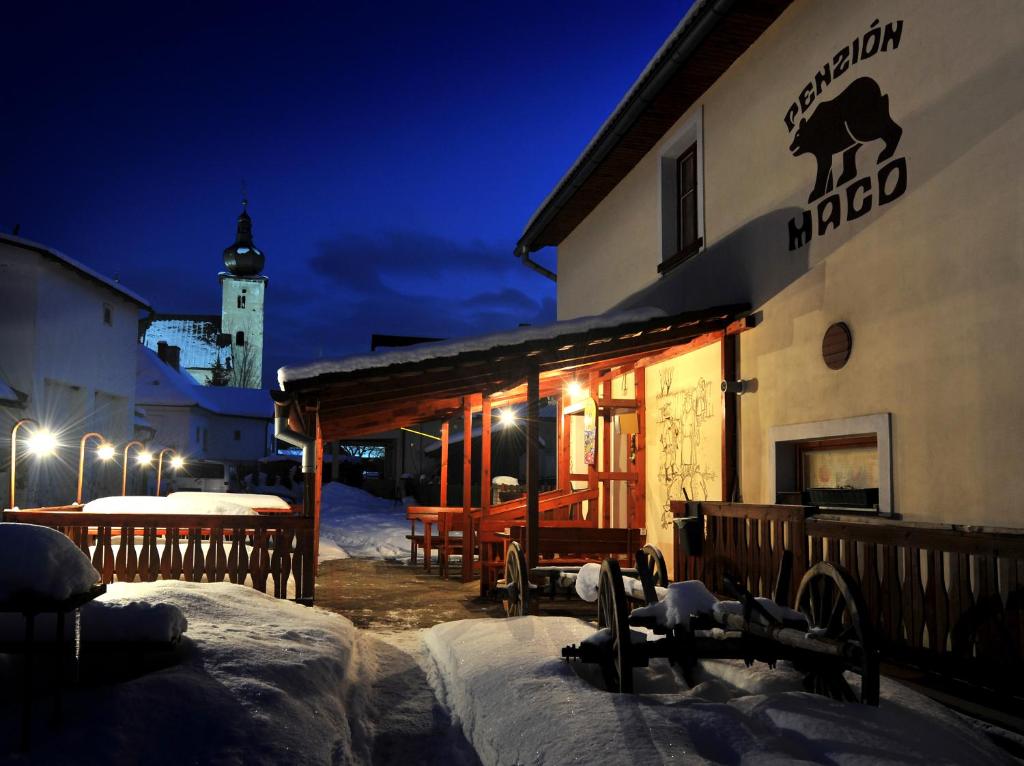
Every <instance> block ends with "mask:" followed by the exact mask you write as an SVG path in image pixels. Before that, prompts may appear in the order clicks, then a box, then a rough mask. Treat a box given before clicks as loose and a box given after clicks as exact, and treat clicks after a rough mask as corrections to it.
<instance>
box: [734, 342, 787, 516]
mask: <svg viewBox="0 0 1024 766" xmlns="http://www.w3.org/2000/svg"><path fill="white" fill-rule="evenodd" d="M722 380H736V336H735V335H726V336H725V337H724V338H722ZM737 399H739V396H737V395H736V394H722V403H723V405H724V406H723V407H722V414H723V417H722V501H723V502H726V503H735V502H737V498H738V497H739V495H740V487H739V474H738V472H737V465H736V464H737V454H736V441H737V438H736V437H737V418H736V410H737V404H738V403H737ZM770 502H772V503H774V502H775V498H774V497H773V498H771V500H770Z"/></svg>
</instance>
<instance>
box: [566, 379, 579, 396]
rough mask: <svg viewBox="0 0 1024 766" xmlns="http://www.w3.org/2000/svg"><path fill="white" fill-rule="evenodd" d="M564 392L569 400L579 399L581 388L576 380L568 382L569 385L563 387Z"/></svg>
mask: <svg viewBox="0 0 1024 766" xmlns="http://www.w3.org/2000/svg"><path fill="white" fill-rule="evenodd" d="M565 390H566V393H568V394H569V398H570V399H579V398H580V396H581V395H582V394H583V386H581V385H580V384H579V381H576V380H571V381H569V385H567V386H566V387H565Z"/></svg>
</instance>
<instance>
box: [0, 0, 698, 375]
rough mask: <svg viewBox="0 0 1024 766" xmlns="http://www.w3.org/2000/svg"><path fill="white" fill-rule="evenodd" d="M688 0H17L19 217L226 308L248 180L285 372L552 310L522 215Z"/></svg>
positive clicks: (0, 49)
mask: <svg viewBox="0 0 1024 766" xmlns="http://www.w3.org/2000/svg"><path fill="white" fill-rule="evenodd" d="M689 4H690V0H645V1H644V2H632V3H621V2H620V3H613V2H607V1H599V0H571V1H570V0H565V1H564V2H561V1H559V0H547V1H546V2H533V1H531V2H513V3H508V2H506V3H497V2H468V1H467V2H431V3H426V2H404V3H398V2H384V1H382V2H373V3H370V2H365V3H342V2H335V3H328V2H287V3H285V2H276V3H272V2H247V3H230V2H212V1H207V2H161V3H155V2H154V3H150V2H131V3H128V2H123V3H114V2H69V3H51V2H33V3H18V4H11V5H9V6H7V7H5V10H4V24H3V26H4V30H5V32H4V44H3V46H0V115H2V118H0V180H2V183H0V229H2V230H3V231H6V232H10V231H11V229H12V227H13V226H14V225H15V224H20V227H21V231H20V233H21V236H24V237H26V238H28V239H33V240H36V241H39V242H42V243H45V244H48V245H51V246H53V247H56V248H58V249H60V250H62V251H64V252H66V253H67V254H68V255H70V256H72V257H74V258H77V259H78V260H80V261H83V262H85V263H86V264H88V265H90V266H92V267H93V268H95V269H98V270H99V271H101V272H103V273H106V274H108V275H110V276H114V275H118V276H119V278H120V279H121V281H122V282H123V283H124V284H126V285H127V286H129V287H131V288H132V289H134V290H136V291H137V292H139V293H141V294H142V295H144V296H146V297H147V298H148V299H149V300H150V301H151V302H152V303H153V305H154V307H155V308H156V310H157V311H160V312H191V313H219V310H220V303H219V286H218V283H217V273H218V271H220V270H222V269H223V264H222V261H221V251H222V250H223V249H224V248H225V247H226V246H228V245H229V244H231V242H232V241H233V239H234V227H235V218H236V217H237V215H238V212H239V210H240V204H239V199H240V186H241V180H242V179H245V181H246V183H247V186H248V194H249V200H250V205H249V210H250V214H251V215H252V217H253V224H254V234H255V241H256V244H257V245H258V246H259V247H260V248H261V249H262V250H263V251H264V252H265V253H266V254H267V265H266V269H265V273H266V274H267V275H268V276H269V277H270V285H269V288H268V296H267V323H268V327H267V341H266V352H265V367H266V368H267V371H268V373H269V374H268V378H272V377H273V371H274V370H276V368H277V367H278V366H279V365H281V364H285V363H290V362H298V361H304V360H308V359H311V358H316V357H319V356H336V355H344V354H348V353H358V352H363V351H366V350H368V349H369V343H370V334H371V333H373V332H380V333H394V334H409V335H435V336H443V337H455V336H460V335H467V334H473V333H478V332H488V331H493V330H501V329H508V328H513V327H515V326H516V325H517V324H519V323H521V322H530V323H537V322H543V321H550V320H552V319H553V318H554V285H553V283H552V282H550V281H548V280H546V279H544V278H543V277H541V276H540V275H537V274H536V273H534V272H532V271H529V270H527V269H525V268H523V267H522V266H521V265H520V264H519V263H518V261H516V260H515V258H514V257H513V255H512V250H513V247H514V245H515V243H516V240H517V239H518V237H519V235H520V233H521V232H522V229H523V227H524V225H525V224H526V221H527V220H528V219H529V217H530V215H531V214H532V213H533V211H534V210H535V209H536V207H537V206H538V205H539V204H540V202H541V201H542V200H543V199H544V197H545V196H546V195H547V194H548V192H549V191H550V190H551V189H552V188H553V186H554V185H555V184H556V183H557V181H558V180H559V179H560V178H561V176H562V175H563V174H564V172H565V171H566V170H567V169H568V167H569V166H570V164H571V163H572V162H573V161H574V160H575V158H576V157H577V155H578V154H579V152H580V150H581V149H582V148H583V147H584V146H585V145H586V143H587V142H588V141H589V140H590V138H591V136H592V135H593V133H594V132H595V131H596V130H597V128H598V127H599V126H600V124H601V123H602V122H603V121H604V119H605V118H606V117H607V116H608V114H609V113H610V112H611V110H612V109H613V108H614V107H615V105H616V104H617V103H618V101H619V99H620V98H621V97H622V95H623V94H624V93H625V91H626V90H627V89H628V87H629V86H630V84H631V83H632V82H633V80H634V79H635V77H636V76H637V74H639V72H640V71H641V70H642V69H643V67H644V66H645V64H646V63H647V61H648V60H649V59H650V57H651V56H652V55H653V53H654V52H655V51H656V50H657V49H658V47H659V46H660V45H661V43H662V42H663V41H664V39H665V38H666V37H667V36H668V34H669V33H670V32H671V30H672V29H673V28H674V26H675V25H676V23H678V21H679V19H680V18H682V16H683V14H684V13H685V11H686V9H687V8H688V6H689ZM540 260H542V261H544V262H546V263H547V264H548V265H550V266H551V267H552V268H553V267H554V263H553V258H552V256H551V254H550V253H547V254H541V256H540Z"/></svg>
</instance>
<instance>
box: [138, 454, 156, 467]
mask: <svg viewBox="0 0 1024 766" xmlns="http://www.w3.org/2000/svg"><path fill="white" fill-rule="evenodd" d="M135 459H136V460H137V461H138V463H139V465H149V464H150V463H151V462H153V453H152V452H140V453H139V456H138V457H137V458H135Z"/></svg>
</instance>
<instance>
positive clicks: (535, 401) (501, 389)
mask: <svg viewBox="0 0 1024 766" xmlns="http://www.w3.org/2000/svg"><path fill="white" fill-rule="evenodd" d="M748 309H749V307H748V306H745V305H733V306H721V307H716V308H711V309H706V310H702V311H696V312H687V313H684V314H678V315H673V316H657V317H653V318H645V319H641V320H635V319H634V320H632V321H624V322H621V323H615V322H614V320H612V321H610V322H609V323H608V324H607V326H600V323H598V324H599V326H597V327H588V328H587V329H583V330H580V329H579V324H578V323H572V322H568V323H554V324H553V325H550V326H549V327H546V328H526V329H525V330H524V331H523V332H522V333H520V334H518V335H517V333H509V334H505V335H503V336H496V337H497V338H498V339H499V340H498V342H497V343H496V344H495V345H488V344H486V343H483V344H476V345H477V347H476V348H473V347H472V344H468V346H469V348H470V349H471V350H467V344H465V343H464V342H446V343H439V344H434V345H432V346H430V347H421V348H422V349H423V351H422V352H421V353H418V354H416V355H414V356H418V357H419V358H413V359H410V358H409V354H408V352H407V351H399V352H390V353H385V354H380V355H379V357H377V358H364V360H363V363H362V364H359V365H354V366H353V367H354V368H352V369H344V368H345V365H343V364H342V365H339V367H340V368H342V369H339V370H332V369H330V365H323V366H317V367H315V368H314V370H315V372H313V373H303V371H302V368H299V369H298V370H296V371H294V372H292V371H289V370H287V369H286V370H285V377H284V379H283V381H282V390H281V391H277V392H274V398H275V400H276V401H277V402H278V404H279V405H283V406H287V407H288V408H289V409H288V413H289V424H290V427H291V428H292V429H294V430H296V431H299V432H300V433H305V434H307V435H308V436H310V437H311V438H315V439H316V444H317V461H316V473H315V474H310V475H307V477H306V481H307V491H306V504H307V509H306V512H307V514H309V515H312V516H313V517H314V518H315V519H316V520H317V523H316V526H317V527H318V526H319V511H320V508H319V505H320V485H321V472H322V460H321V457H322V451H323V444H324V442H325V441H328V442H329V441H334V440H338V439H342V438H352V437H357V436H365V435H368V434H374V433H380V432H383V431H388V430H392V429H396V428H401V427H408V426H412V425H415V424H417V423H422V422H426V421H436V420H441V421H442V428H441V439H442V445H441V453H442V457H441V463H442V472H441V505H442V506H450V507H455V508H459V507H461V508H462V509H463V510H465V511H467V512H468V511H469V510H470V506H471V491H472V471H473V466H472V450H471V449H468V448H467V449H464V450H463V466H462V476H463V481H462V498H461V499H460V502H455V503H452V502H451V500H452V499H451V498H449V497H448V465H447V463H448V460H447V457H448V421H449V420H450V419H452V418H453V417H455V416H456V415H457V414H458V413H460V412H461V414H462V418H463V423H464V432H465V434H466V435H467V446H468V435H470V434H472V418H473V416H474V414H476V413H480V414H481V415H482V461H481V462H482V464H481V466H480V476H481V480H480V484H481V493H480V494H481V497H480V501H481V508H480V511H481V513H482V514H483V515H484V516H485V517H486V515H487V512H488V508H489V505H490V496H489V492H488V491H486V490H487V488H489V486H490V481H491V476H490V458H491V416H490V415H491V411H492V410H493V409H495V408H498V407H504V406H508V405H511V404H522V403H525V405H526V412H525V430H526V444H527V450H526V498H525V499H526V508H525V518H526V527H527V534H526V555H527V560H528V562H530V563H531V566H532V565H534V564H535V563H536V561H537V549H538V547H537V545H538V533H539V519H540V505H541V497H540V491H539V478H540V477H539V448H538V445H539V441H540V440H539V438H538V437H539V433H538V422H539V413H540V406H541V401H542V399H546V398H548V397H557V402H558V413H557V422H558V434H559V436H558V441H559V445H558V456H559V459H558V484H559V486H560V487H566V486H568V485H569V482H570V481H584V480H585V481H587V483H588V487H589V488H591V489H593V490H594V494H593V496H594V497H595V498H596V497H597V496H598V495H599V494H601V493H598V492H597V491H596V490H597V488H598V486H599V485H602V484H603V485H604V487H605V490H606V491H605V492H604V493H603V497H604V498H605V501H604V508H599V511H598V512H599V514H603V515H604V517H605V518H607V516H608V508H607V505H608V501H607V498H608V497H609V493H608V491H607V490H608V488H609V486H610V485H611V483H612V482H616V481H624V482H627V483H628V485H629V487H630V490H629V493H628V498H629V499H628V507H629V515H630V523H631V524H632V525H635V526H643V523H644V518H643V507H644V503H643V498H644V444H643V426H642V421H643V417H642V412H643V396H644V394H643V390H644V385H643V369H644V367H645V366H646V365H649V364H652V363H654V362H657V361H660V360H661V359H664V358H668V357H670V356H673V355H676V354H679V353H685V352H688V351H690V350H693V349H696V348H699V347H701V346H703V345H706V344H708V343H714V342H718V341H722V342H723V343H725V344H727V346H728V348H727V349H726V352H725V353H724V354H723V358H724V359H726V360H731V359H733V357H734V354H732V353H730V350H731V345H732V341H733V339H734V336H735V335H736V334H737V333H739V332H741V331H742V330H744V329H746V328H747V326H748V322H749V319H748V318H747V312H748ZM482 340H485V341H486V339H482ZM729 365H730V363H729V362H727V363H726V366H727V367H728V366H729ZM324 367H326V368H327V369H326V371H322V372H321V371H320V369H323V368H324ZM631 371H632V372H635V374H636V376H637V377H636V398H635V399H630V400H619V399H615V398H613V396H612V393H611V381H612V379H614V378H616V377H618V376H620V375H624V374H626V373H628V372H631ZM723 373H724V374H725V375H726V377H728V376H729V375H730V373H731V370H729V369H724V370H723ZM570 381H576V382H578V383H579V384H580V385H581V386H582V387H583V388H584V389H588V390H589V391H590V395H591V396H592V397H593V398H594V399H595V400H596V404H597V407H598V413H599V417H600V421H601V423H602V425H601V426H600V427H599V437H600V438H602V439H603V440H604V441H603V443H604V444H607V443H608V439H609V436H610V428H611V425H610V424H611V413H612V412H613V411H622V410H624V409H632V410H634V411H637V412H638V413H640V414H641V416H640V418H639V420H640V421H641V429H640V433H639V434H638V439H637V460H636V465H635V470H631V471H628V472H621V471H620V472H614V471H612V470H611V466H610V465H608V458H607V455H608V450H607V449H606V450H604V464H603V465H602V466H596V465H595V466H590V467H589V469H588V471H587V473H586V474H573V475H570V474H569V451H568V444H567V432H566V425H567V422H566V418H568V417H569V416H570V412H569V408H568V407H567V406H566V405H567V399H566V397H565V396H564V394H563V390H564V388H565V387H566V385H567V384H568V383H569V382H570ZM731 398H732V397H730V399H731ZM734 424H735V414H734V411H733V410H732V408H731V406H730V407H729V408H727V412H726V416H725V432H726V439H725V444H726V445H727V446H726V450H725V453H726V454H724V455H723V457H724V460H723V466H724V468H725V470H724V478H725V480H726V484H725V486H729V482H730V478H731V475H732V474H733V473H734V471H735V463H736V460H735V439H734V438H733V437H732V433H733V431H734ZM467 569H470V568H469V567H463V574H464V577H468V576H469V575H468V573H467V572H466V570H467Z"/></svg>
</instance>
